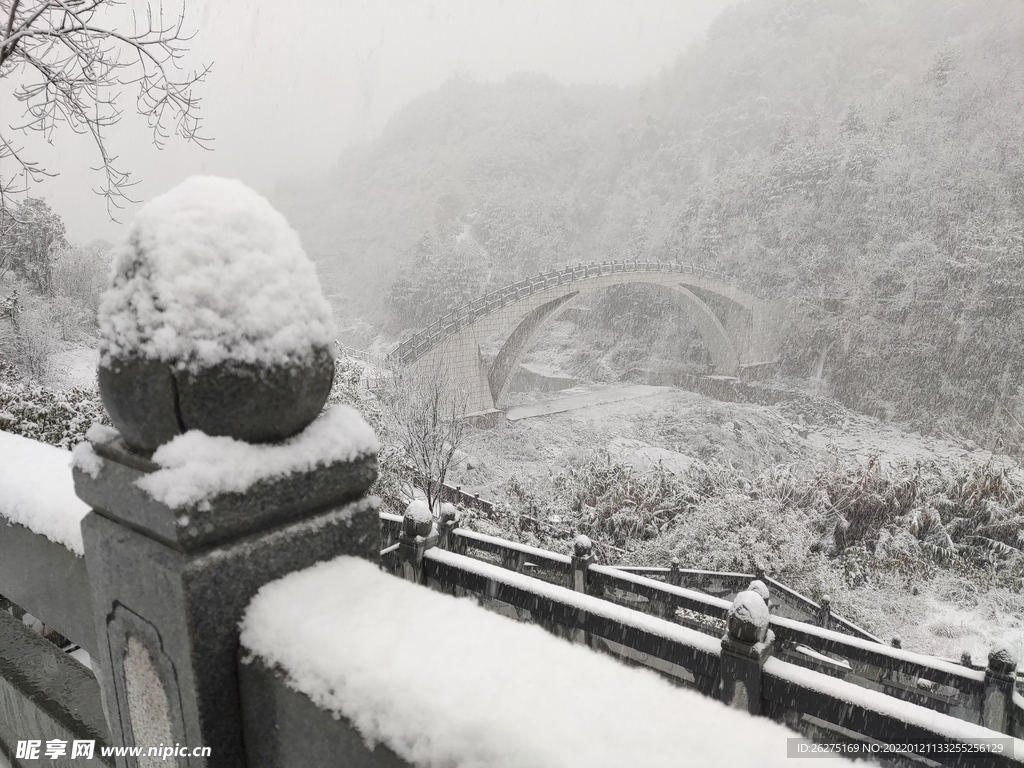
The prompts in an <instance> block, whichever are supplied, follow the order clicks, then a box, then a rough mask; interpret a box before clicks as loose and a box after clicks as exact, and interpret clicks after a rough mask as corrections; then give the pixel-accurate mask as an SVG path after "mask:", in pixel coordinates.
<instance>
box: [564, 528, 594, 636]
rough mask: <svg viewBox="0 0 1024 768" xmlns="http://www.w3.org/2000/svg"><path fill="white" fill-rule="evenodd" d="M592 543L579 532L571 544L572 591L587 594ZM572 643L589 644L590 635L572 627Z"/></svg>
mask: <svg viewBox="0 0 1024 768" xmlns="http://www.w3.org/2000/svg"><path fill="white" fill-rule="evenodd" d="M593 548H594V545H593V543H592V542H591V541H590V538H589V537H588V536H584V535H583V534H580V535H579V536H577V537H576V541H575V542H574V543H573V545H572V566H571V574H572V589H573V591H574V592H582V593H583V594H587V569H588V568H589V567H590V564H591V563H592V562H594V552H593ZM569 639H570V640H571V641H572V642H574V643H581V644H583V645H589V644H590V636H589V635H588V634H587V633H586V632H585V631H583V630H582V629H574V630H572V631H571V632H570V633H569Z"/></svg>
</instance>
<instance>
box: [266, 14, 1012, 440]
mask: <svg viewBox="0 0 1024 768" xmlns="http://www.w3.org/2000/svg"><path fill="white" fill-rule="evenodd" d="M1022 71H1024V11H1022V8H1021V6H1020V4H1019V3H1017V2H1013V0H994V1H989V0H985V2H980V1H978V2H956V1H955V0H938V1H937V2H934V1H931V0H928V1H925V0H900V1H897V2H893V1H889V2H883V1H882V0H826V1H814V0H752V1H751V2H745V3H740V4H738V5H737V6H735V7H733V8H732V9H730V10H729V11H727V12H726V13H724V14H723V15H722V16H721V17H719V19H717V20H716V22H715V23H714V24H713V25H712V27H711V28H710V30H709V32H708V34H707V37H706V40H705V41H704V42H702V43H701V44H699V45H695V46H692V47H691V48H690V49H689V50H688V51H686V53H685V54H683V55H682V56H681V57H680V58H679V60H678V61H677V62H676V63H675V64H674V65H673V66H672V67H670V68H669V69H668V70H667V71H665V72H664V73H662V75H661V76H659V77H658V78H656V79H655V80H653V81H651V82H647V83H642V84H638V85H637V86H635V87H633V88H626V89H621V88H597V87H592V88H579V87H566V86H562V85H559V84H557V83H555V82H554V81H551V80H549V79H544V78H539V77H534V76H526V75H524V76H519V77H515V78H511V79H510V80H508V81H507V82H505V83H501V84H479V83H472V82H466V81H461V80H459V81H454V82H451V83H449V84H448V85H446V86H445V87H443V88H441V89H440V90H439V91H437V92H435V93H433V94H430V95H428V96H425V97H423V98H421V99H419V100H418V101H416V102H414V103H412V104H410V105H409V106H408V107H407V108H406V109H405V110H403V111H402V112H401V113H400V114H399V115H397V116H396V117H395V118H394V119H393V120H392V121H391V123H390V124H389V126H388V127H387V129H386V130H385V131H384V133H383V135H382V136H381V137H380V138H379V139H378V140H376V141H374V142H372V143H369V144H366V145H364V146H361V147H358V148H355V149H353V150H351V151H349V152H346V153H345V154H344V155H343V156H342V158H341V160H340V161H339V163H338V164H337V165H336V166H335V167H334V168H333V169H331V170H330V171H329V172H328V173H327V174H326V175H325V177H324V178H323V179H321V180H319V181H318V182H317V183H315V184H312V185H311V184H301V185H300V184H295V183H292V184H283V185H282V186H281V189H280V194H279V195H278V203H279V204H280V205H281V206H282V208H283V209H284V210H285V211H286V212H287V213H288V215H289V217H290V219H291V220H292V221H293V222H294V224H295V225H296V227H297V228H298V229H299V230H300V232H301V233H302V235H303V238H304V241H305V242H306V244H307V247H308V249H309V251H310V253H311V254H312V255H314V257H315V258H316V259H317V261H318V264H319V269H320V270H321V274H322V276H323V279H324V282H325V283H326V284H327V285H328V291H329V292H331V293H333V294H334V301H335V306H336V308H337V309H338V311H339V314H340V315H342V316H361V317H363V318H365V319H366V320H368V321H370V322H372V323H373V324H374V325H386V326H387V327H388V328H390V329H391V332H392V333H393V334H396V335H397V334H399V333H400V332H402V331H403V330H404V329H409V328H414V327H417V326H420V325H423V324H425V323H426V322H429V320H430V319H432V318H433V317H435V316H436V315H437V314H439V313H441V312H444V311H446V310H447V309H450V308H452V307H453V306H456V305H458V304H460V303H462V302H463V301H465V300H467V299H469V298H473V297H475V296H476V295H479V293H480V292H482V291H483V290H487V289H490V288H493V287H497V286H498V285H501V284H504V283H506V282H509V281H511V280H514V279H518V278H520V277H523V276H526V275H528V274H532V273H534V272H537V271H539V270H541V269H545V268H548V267H551V266H559V265H561V264H564V263H569V262H575V261H581V260H582V261H591V260H602V259H609V258H633V257H638V258H652V259H654V258H660V259H669V260H678V261H684V262H695V263H699V264H707V265H709V266H713V267H716V268H719V269H723V270H725V271H727V272H731V273H734V274H737V275H740V276H742V278H743V279H744V280H746V281H748V282H749V283H751V284H753V285H756V286H757V287H758V288H759V289H760V290H761V291H763V292H764V293H766V294H769V295H771V296H773V297H779V298H784V299H786V300H787V301H788V302H789V305H790V308H791V312H790V317H791V322H790V327H789V330H788V333H787V336H786V342H785V345H784V348H783V359H782V361H781V362H782V365H783V370H784V372H787V373H791V374H795V375H822V376H824V377H825V378H826V379H827V380H828V381H829V383H830V385H831V387H832V389H833V391H834V393H835V394H836V395H838V396H840V397H841V398H842V399H844V400H846V401H847V402H849V403H851V404H854V405H856V406H858V407H860V408H863V409H866V410H869V411H872V412H876V413H882V414H886V415H888V416H891V417H894V418H913V419H915V420H917V421H919V422H921V423H922V424H924V425H926V426H929V427H930V428H940V429H941V428H944V425H946V424H947V423H948V425H949V426H951V427H954V426H955V427H956V428H958V429H961V430H967V431H971V430H976V431H977V430H980V431H985V430H986V429H988V428H989V427H995V428H997V429H998V430H999V431H1001V432H1002V433H1003V434H1004V436H1005V437H1006V438H1007V439H1010V440H1014V441H1019V440H1020V438H1021V437H1022V436H1024V428H1022V427H1021V426H1020V424H1019V423H1018V422H1020V421H1024V402H1022V400H1024V398H1022V397H1021V394H1020V392H1021V389H1020V384H1021V381H1022V372H1024V357H1022V355H1021V353H1020V352H1019V341H1020V339H1021V338H1022V331H1024V312H1022V309H1021V307H1024V154H1022V152H1024V150H1022V147H1021V137H1022V136H1024V124H1022V123H1024V78H1021V77H1020V73H1021V72H1022Z"/></svg>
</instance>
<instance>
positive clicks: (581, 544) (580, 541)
mask: <svg viewBox="0 0 1024 768" xmlns="http://www.w3.org/2000/svg"><path fill="white" fill-rule="evenodd" d="M593 548H594V544H593V542H592V541H591V540H590V537H589V536H584V535H583V534H582V533H581V534H580V535H579V536H577V537H576V541H574V542H573V545H572V549H573V552H575V553H576V557H588V556H589V555H590V553H591V551H592V550H593Z"/></svg>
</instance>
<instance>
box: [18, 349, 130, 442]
mask: <svg viewBox="0 0 1024 768" xmlns="http://www.w3.org/2000/svg"><path fill="white" fill-rule="evenodd" d="M97 421H98V422H100V423H103V424H109V423H110V422H109V421H108V420H107V415H106V411H104V410H103V404H102V403H101V402H100V398H99V395H97V394H96V392H94V391H92V390H87V389H77V388H76V389H71V390H68V391H64V390H59V389H53V388H51V387H44V386H41V385H39V384H33V383H29V382H26V381H19V380H17V379H15V377H14V376H13V372H12V370H11V368H10V366H7V367H6V368H5V369H3V368H0V430H3V431H4V432H11V433H13V434H15V435H21V436H22V437H28V438H31V439H33V440H39V441H40V442H44V443H49V444H50V445H56V446H58V447H60V448H71V447H73V446H75V445H77V444H78V443H80V442H82V441H83V440H84V439H85V433H86V431H87V430H88V429H89V427H90V426H91V425H92V424H93V422H97Z"/></svg>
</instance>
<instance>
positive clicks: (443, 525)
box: [437, 503, 461, 552]
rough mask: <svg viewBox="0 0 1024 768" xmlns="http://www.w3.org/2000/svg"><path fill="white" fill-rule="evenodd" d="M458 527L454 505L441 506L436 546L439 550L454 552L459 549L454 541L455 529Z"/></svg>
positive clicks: (457, 512) (457, 516)
mask: <svg viewBox="0 0 1024 768" xmlns="http://www.w3.org/2000/svg"><path fill="white" fill-rule="evenodd" d="M458 527H459V510H458V509H456V508H455V505H454V504H449V503H445V504H442V505H441V520H440V524H439V525H438V542H437V546H439V547H440V548H441V549H447V550H448V551H449V552H456V551H458V550H459V549H461V547H460V546H459V545H458V543H457V542H456V540H455V529H456V528H458Z"/></svg>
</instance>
